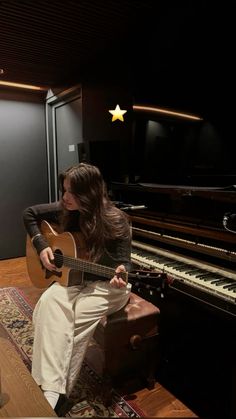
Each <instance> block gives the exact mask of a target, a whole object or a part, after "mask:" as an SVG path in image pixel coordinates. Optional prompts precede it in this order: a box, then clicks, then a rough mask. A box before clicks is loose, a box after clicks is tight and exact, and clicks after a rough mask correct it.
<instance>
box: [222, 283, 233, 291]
mask: <svg viewBox="0 0 236 419" xmlns="http://www.w3.org/2000/svg"><path fill="white" fill-rule="evenodd" d="M223 288H226V289H228V290H229V291H230V290H234V289H236V282H235V281H234V284H230V285H225V286H224V287H223Z"/></svg>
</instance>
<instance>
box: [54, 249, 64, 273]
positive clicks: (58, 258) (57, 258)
mask: <svg viewBox="0 0 236 419" xmlns="http://www.w3.org/2000/svg"><path fill="white" fill-rule="evenodd" d="M54 262H55V265H56V267H57V268H59V269H60V268H61V267H62V266H63V253H62V251H61V250H60V249H56V250H55V252H54Z"/></svg>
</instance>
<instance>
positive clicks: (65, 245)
mask: <svg viewBox="0 0 236 419" xmlns="http://www.w3.org/2000/svg"><path fill="white" fill-rule="evenodd" d="M40 230H41V233H42V234H43V235H44V237H45V238H46V240H47V241H48V244H49V246H50V247H51V249H52V251H53V255H54V264H55V266H56V267H57V269H59V270H54V271H49V270H47V269H46V268H45V267H44V266H43V264H42V262H41V260H40V258H39V256H38V254H37V252H36V250H35V248H34V246H33V244H32V242H31V239H30V237H29V236H27V242H26V262H27V269H28V274H29V277H30V280H31V282H32V283H33V284H34V285H35V286H36V287H37V288H47V287H48V286H49V285H51V284H52V283H53V282H58V283H59V284H61V285H63V286H68V285H75V284H76V285H80V284H82V283H83V277H84V273H87V274H93V275H94V280H99V279H100V278H101V279H104V278H106V279H108V280H110V279H111V278H112V277H113V276H114V274H115V270H114V268H111V267H108V266H103V265H99V264H97V263H93V262H90V261H88V260H86V248H85V245H84V241H83V237H82V235H81V234H80V233H76V234H71V233H69V232H64V233H57V232H56V230H55V229H54V228H53V227H52V226H51V225H50V224H49V223H48V222H47V221H45V220H44V221H42V223H41V228H40ZM119 276H121V277H122V279H124V280H125V281H126V282H128V281H129V282H130V283H135V284H137V281H142V280H145V278H148V279H150V278H152V280H154V279H159V280H161V283H162V274H160V273H157V272H149V271H148V272H147V271H135V272H121V273H119ZM86 282H87V277H86ZM158 282H159V281H158ZM159 285H160V284H159ZM156 286H158V284H156Z"/></svg>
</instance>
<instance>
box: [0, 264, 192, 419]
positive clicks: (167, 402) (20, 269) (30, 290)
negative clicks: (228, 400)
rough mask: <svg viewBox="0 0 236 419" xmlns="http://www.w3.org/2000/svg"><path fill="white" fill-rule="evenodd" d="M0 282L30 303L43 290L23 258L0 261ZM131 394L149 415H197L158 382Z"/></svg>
mask: <svg viewBox="0 0 236 419" xmlns="http://www.w3.org/2000/svg"><path fill="white" fill-rule="evenodd" d="M0 284H1V285H0V286H1V287H2V288H4V287H18V288H20V289H21V290H22V291H23V292H24V294H25V295H26V297H27V298H28V300H29V301H30V302H31V303H32V304H35V303H36V302H37V301H38V299H39V297H40V295H41V294H42V292H43V291H42V290H40V289H37V288H35V287H34V286H33V285H32V284H31V282H30V279H29V277H28V274H27V267H26V260H25V258H16V259H8V260H1V261H0ZM131 396H132V400H133V401H135V403H136V404H137V405H138V406H139V407H140V408H141V409H142V411H143V412H144V413H145V414H146V415H147V416H149V417H162V418H174V417H176V418H177V417H178V418H180V417H181V418H184V417H198V416H197V415H196V414H195V413H194V412H192V411H191V410H190V409H189V408H188V407H187V406H185V405H184V404H183V403H182V402H181V401H180V400H178V399H177V398H176V397H175V396H174V395H172V394H171V393H170V392H169V391H168V390H167V389H165V388H164V387H163V386H161V385H160V384H159V383H156V385H155V388H154V389H153V390H147V389H141V390H139V391H137V392H135V393H132V395H131Z"/></svg>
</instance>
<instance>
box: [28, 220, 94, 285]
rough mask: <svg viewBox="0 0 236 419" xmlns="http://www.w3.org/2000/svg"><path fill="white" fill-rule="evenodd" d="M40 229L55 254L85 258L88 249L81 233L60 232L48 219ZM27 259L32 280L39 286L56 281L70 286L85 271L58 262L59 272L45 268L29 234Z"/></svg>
mask: <svg viewBox="0 0 236 419" xmlns="http://www.w3.org/2000/svg"><path fill="white" fill-rule="evenodd" d="M40 230H41V233H42V235H43V236H44V237H45V238H46V240H47V241H48V243H49V247H51V248H52V251H53V253H54V254H55V253H58V254H59V256H60V254H62V255H66V256H69V257H71V258H74V259H76V258H78V257H80V258H85V256H86V249H85V246H84V242H83V239H82V235H81V234H79V233H76V235H75V236H73V235H72V234H71V233H69V232H64V233H61V234H58V233H57V232H56V231H55V230H54V229H53V228H52V227H51V226H50V224H49V223H48V222H47V221H43V222H42V224H41V228H40ZM59 259H60V257H59ZM26 261H27V269H28V274H29V277H30V280H31V282H32V283H33V285H35V286H36V287H37V288H47V287H48V286H49V285H51V284H52V283H53V282H55V281H56V282H59V283H60V284H61V285H63V286H68V285H69V283H70V284H71V281H73V285H74V282H75V276H76V280H77V283H80V282H81V280H82V276H83V272H78V271H76V272H75V271H74V270H73V269H71V268H68V267H66V266H64V265H63V264H62V265H60V266H59V265H58V264H57V263H56V266H57V267H58V268H59V269H60V271H59V272H57V271H53V272H51V271H48V270H47V269H45V267H44V266H43V265H42V262H41V260H40V258H39V256H38V254H37V252H36V250H35V248H34V246H33V244H32V243H31V239H30V237H29V236H27V242H26Z"/></svg>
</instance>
